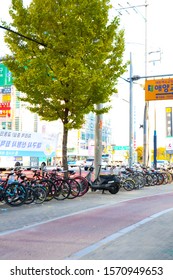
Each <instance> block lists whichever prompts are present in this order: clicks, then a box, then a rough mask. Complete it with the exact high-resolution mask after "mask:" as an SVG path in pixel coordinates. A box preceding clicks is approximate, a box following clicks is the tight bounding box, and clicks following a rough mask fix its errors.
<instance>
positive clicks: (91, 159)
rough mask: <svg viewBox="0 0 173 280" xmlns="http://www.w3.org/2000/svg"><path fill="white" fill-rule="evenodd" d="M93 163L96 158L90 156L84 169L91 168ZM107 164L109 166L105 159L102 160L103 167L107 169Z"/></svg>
mask: <svg viewBox="0 0 173 280" xmlns="http://www.w3.org/2000/svg"><path fill="white" fill-rule="evenodd" d="M91 165H93V166H94V159H93V158H88V159H87V160H86V162H85V163H84V169H85V170H88V168H89V167H90V166H91ZM107 166H108V164H107V162H106V161H104V160H102V161H101V168H102V169H105V170H106V169H107Z"/></svg>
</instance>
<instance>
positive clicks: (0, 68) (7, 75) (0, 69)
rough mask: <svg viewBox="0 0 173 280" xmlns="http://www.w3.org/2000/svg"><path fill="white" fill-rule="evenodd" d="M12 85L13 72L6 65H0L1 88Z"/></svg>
mask: <svg viewBox="0 0 173 280" xmlns="http://www.w3.org/2000/svg"><path fill="white" fill-rule="evenodd" d="M12 84H13V81H12V74H11V72H10V71H9V70H8V68H7V67H6V66H5V65H4V64H2V63H0V87H4V86H11V85H12Z"/></svg>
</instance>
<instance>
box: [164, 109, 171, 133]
mask: <svg viewBox="0 0 173 280" xmlns="http://www.w3.org/2000/svg"><path fill="white" fill-rule="evenodd" d="M165 110H166V137H170V136H173V135H172V107H166V108H165Z"/></svg>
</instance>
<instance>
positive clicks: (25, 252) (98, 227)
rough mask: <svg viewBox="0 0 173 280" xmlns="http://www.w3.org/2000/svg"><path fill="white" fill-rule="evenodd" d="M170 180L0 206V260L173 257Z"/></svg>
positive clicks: (172, 207) (171, 187) (169, 258)
mask: <svg viewBox="0 0 173 280" xmlns="http://www.w3.org/2000/svg"><path fill="white" fill-rule="evenodd" d="M172 220H173V184H170V185H164V186H153V187H145V188H144V189H141V190H134V191H131V192H127V191H124V190H120V191H119V192H118V193H117V194H116V195H111V194H110V193H105V194H102V193H101V192H94V193H93V192H88V193H87V194H86V195H85V196H83V197H81V198H76V199H73V200H64V201H56V200H53V201H51V202H45V203H43V204H42V205H35V204H32V205H23V206H21V207H18V208H12V207H9V206H7V205H0V243H1V246H0V259H1V260H79V259H81V260H82V259H83V260H87V259H88V260H142V259H143V260H161V259H162V260H163V259H164V260H172V259H173V245H172V244H173V227H172Z"/></svg>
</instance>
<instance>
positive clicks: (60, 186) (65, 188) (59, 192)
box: [54, 178, 71, 200]
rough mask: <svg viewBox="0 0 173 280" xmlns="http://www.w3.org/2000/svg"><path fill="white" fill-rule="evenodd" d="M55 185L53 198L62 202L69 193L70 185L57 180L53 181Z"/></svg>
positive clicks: (65, 181)
mask: <svg viewBox="0 0 173 280" xmlns="http://www.w3.org/2000/svg"><path fill="white" fill-rule="evenodd" d="M54 184H55V193H54V198H55V199H57V200H64V199H66V198H68V197H69V195H70V193H71V188H70V184H69V183H68V180H64V179H61V178H59V179H57V180H55V181H54Z"/></svg>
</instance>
